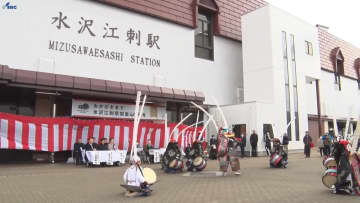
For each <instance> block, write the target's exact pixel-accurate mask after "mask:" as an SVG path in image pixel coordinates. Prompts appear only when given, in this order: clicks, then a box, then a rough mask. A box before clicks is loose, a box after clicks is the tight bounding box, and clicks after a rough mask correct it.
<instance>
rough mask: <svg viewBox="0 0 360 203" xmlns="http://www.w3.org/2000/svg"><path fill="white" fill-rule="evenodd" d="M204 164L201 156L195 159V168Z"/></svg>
mask: <svg viewBox="0 0 360 203" xmlns="http://www.w3.org/2000/svg"><path fill="white" fill-rule="evenodd" d="M202 162H203V158H202V157H201V156H198V157H196V158H195V159H194V166H195V167H197V166H200V165H201V164H202Z"/></svg>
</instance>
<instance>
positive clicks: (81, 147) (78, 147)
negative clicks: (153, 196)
mask: <svg viewBox="0 0 360 203" xmlns="http://www.w3.org/2000/svg"><path fill="white" fill-rule="evenodd" d="M138 148H141V147H140V146H139V145H138ZM116 149H117V146H115V144H114V139H113V138H110V139H107V138H102V139H101V140H100V142H99V143H96V142H95V139H94V138H93V137H91V138H89V139H88V142H87V143H86V144H84V143H82V139H78V140H77V141H76V142H75V144H74V150H73V159H74V162H75V164H76V165H82V164H86V163H88V159H87V157H86V156H84V157H83V156H82V152H83V151H85V152H86V151H114V150H116ZM150 149H154V147H153V145H152V144H151V140H148V141H147V143H146V145H145V146H144V147H143V151H139V152H138V153H139V157H141V158H142V159H143V160H142V161H143V162H145V163H154V156H153V155H150Z"/></svg>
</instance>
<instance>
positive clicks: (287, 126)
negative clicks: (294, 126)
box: [285, 116, 296, 130]
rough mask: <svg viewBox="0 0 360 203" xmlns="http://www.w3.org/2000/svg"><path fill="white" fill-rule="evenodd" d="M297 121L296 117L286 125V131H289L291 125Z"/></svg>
mask: <svg viewBox="0 0 360 203" xmlns="http://www.w3.org/2000/svg"><path fill="white" fill-rule="evenodd" d="M295 120H296V116H295V117H294V118H293V119H292V120H291V121H290V122H289V123H288V124H287V125H286V129H285V130H287V129H288V128H289V126H290V125H291V123H292V122H293V121H295Z"/></svg>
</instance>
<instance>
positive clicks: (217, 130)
mask: <svg viewBox="0 0 360 203" xmlns="http://www.w3.org/2000/svg"><path fill="white" fill-rule="evenodd" d="M190 103H191V104H192V105H194V106H195V107H197V108H198V109H200V110H201V111H202V112H204V113H205V114H206V115H207V116H208V117H209V118H211V121H212V122H213V123H214V126H215V129H216V133H218V132H219V127H218V126H217V124H216V122H215V120H214V118H213V117H212V116H211V115H210V114H209V113H208V112H207V111H205V109H203V108H202V107H201V106H199V105H197V104H196V103H195V102H190Z"/></svg>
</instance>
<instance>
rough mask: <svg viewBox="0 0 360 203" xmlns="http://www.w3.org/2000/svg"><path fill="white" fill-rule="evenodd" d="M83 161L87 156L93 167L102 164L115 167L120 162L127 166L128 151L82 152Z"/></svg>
mask: <svg viewBox="0 0 360 203" xmlns="http://www.w3.org/2000/svg"><path fill="white" fill-rule="evenodd" d="M81 154H82V156H83V160H85V156H86V157H87V158H88V162H89V163H91V164H93V165H100V163H106V164H107V165H114V163H116V162H119V163H121V164H125V159H126V150H116V151H85V150H82V153H81Z"/></svg>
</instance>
